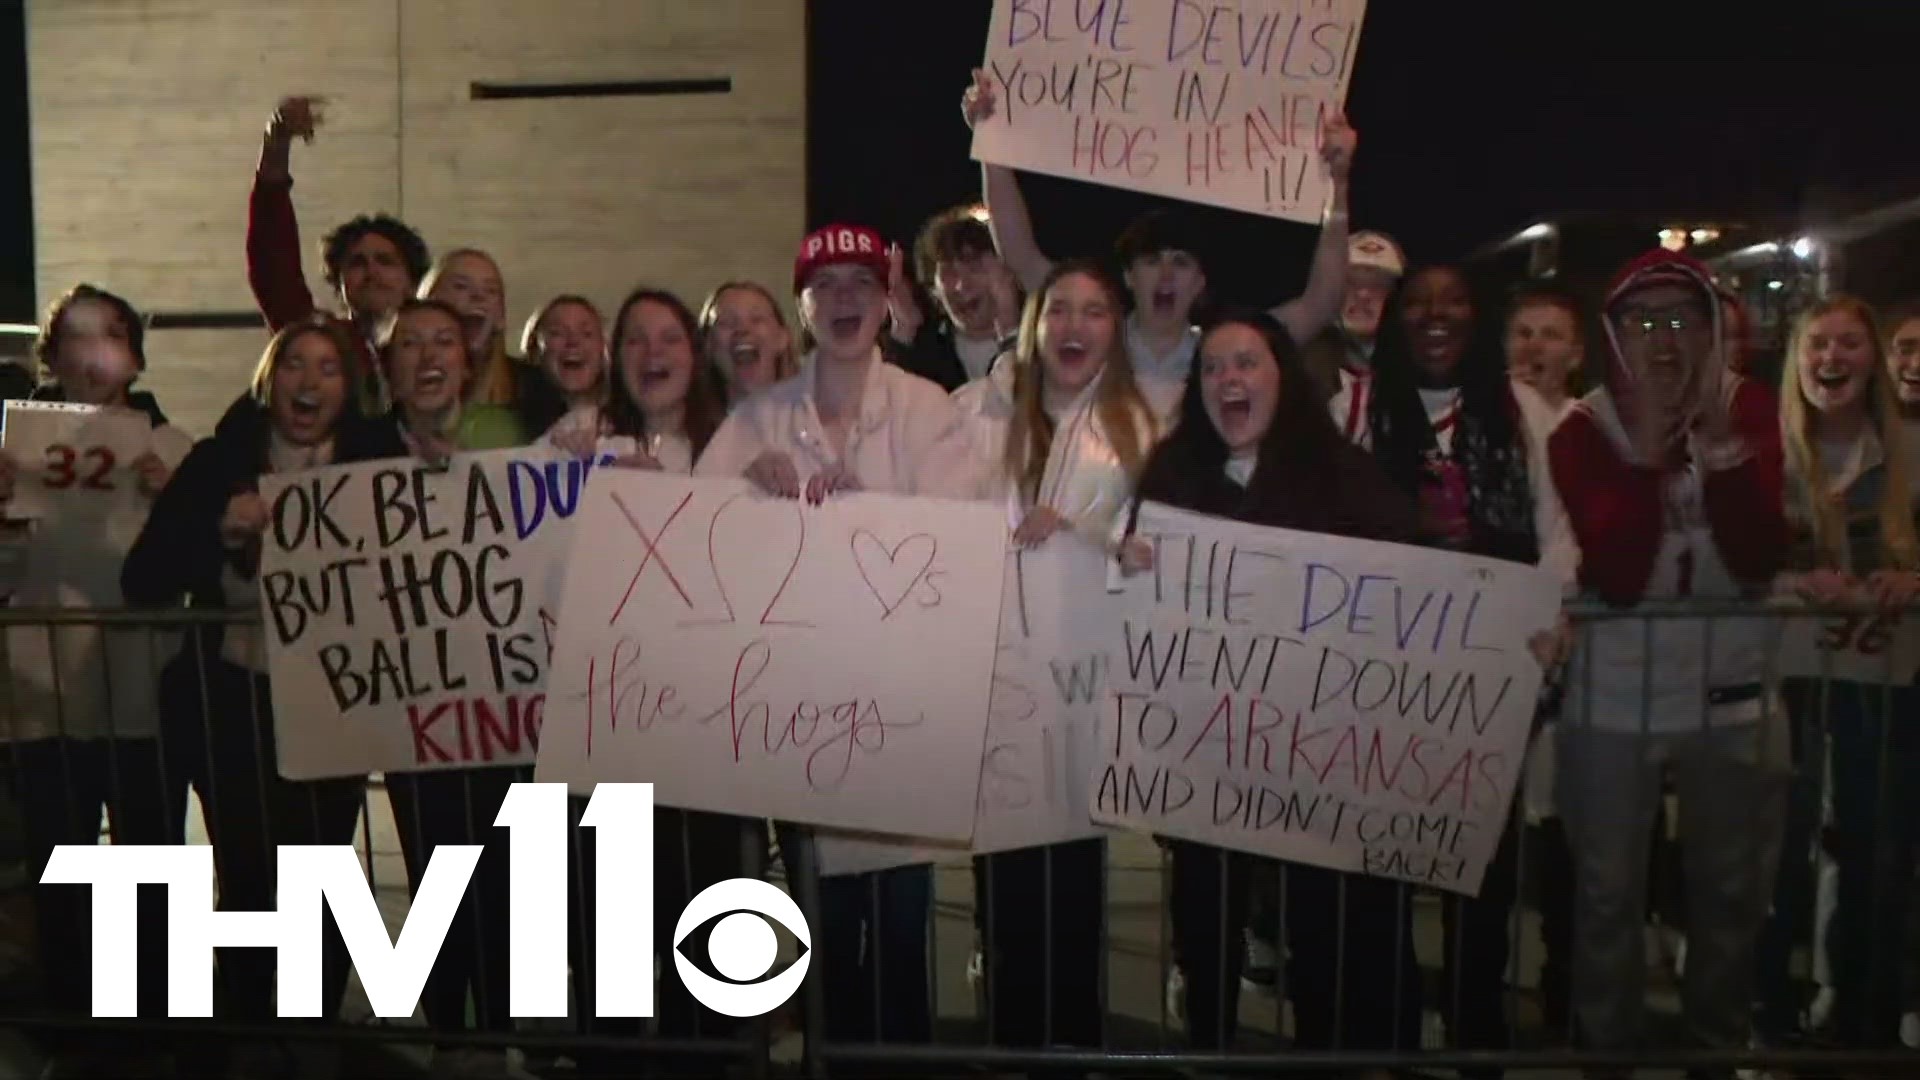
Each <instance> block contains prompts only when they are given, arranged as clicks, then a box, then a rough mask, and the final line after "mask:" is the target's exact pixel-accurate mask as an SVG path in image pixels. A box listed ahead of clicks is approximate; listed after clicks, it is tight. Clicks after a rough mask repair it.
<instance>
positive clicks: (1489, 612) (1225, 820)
mask: <svg viewBox="0 0 1920 1080" xmlns="http://www.w3.org/2000/svg"><path fill="white" fill-rule="evenodd" d="M1139 533H1140V535H1142V536H1144V537H1146V538H1148V539H1149V540H1150V541H1151V542H1152V543H1153V544H1154V545H1155V550H1156V570H1155V571H1154V572H1152V573H1148V574H1142V575H1138V576H1135V577H1133V578H1131V579H1128V580H1127V581H1126V582H1125V584H1124V596H1125V598H1126V605H1125V615H1124V617H1123V618H1122V620H1121V621H1120V622H1119V624H1118V625H1116V626H1114V627H1113V628H1112V629H1111V630H1110V631H1109V634H1110V635H1111V637H1110V642H1109V648H1110V649H1111V650H1112V651H1116V652H1118V653H1120V655H1121V660H1122V662H1121V663H1120V664H1118V665H1116V666H1115V667H1114V668H1113V669H1112V670H1111V671H1110V672H1109V675H1110V682H1111V684H1112V686H1113V688H1114V691H1115V696H1114V700H1113V710H1114V711H1113V713H1112V715H1110V716H1109V717H1108V718H1107V719H1106V721H1105V722H1104V723H1103V724H1102V726H1101V731H1100V740H1101V751H1102V753H1101V757H1102V759H1103V760H1101V761H1100V762H1099V763H1097V765H1096V768H1095V770H1094V777H1093V788H1094V794H1093V803H1092V806H1093V817H1094V820H1096V821H1102V822H1107V823H1110V824H1114V825H1124V826H1131V827H1135V828H1140V829H1146V830H1149V831H1152V832H1155V833H1159V834H1162V835H1166V836H1173V837H1179V838H1182V839H1186V840H1195V841H1199V842H1202V843H1207V844H1213V845H1216V846H1219V847H1223V848H1233V849H1237V850H1241V851H1250V852H1255V853H1258V854H1262V855H1269V856H1273V857H1276V858H1280V859H1288V860H1292V861H1295V862H1302V863H1309V864H1313V865H1317V866H1326V867H1331V868H1333V869H1337V870H1346V871H1353V872H1358V873H1365V874H1369V875H1374V876H1379V877H1386V878H1395V879H1399V880H1403V881H1411V882H1416V883H1419V884H1422V885H1431V886H1434V887H1436V888H1441V889H1445V890H1448V891H1452V892H1458V893H1465V894H1467V895H1475V894H1477V893H1478V891H1479V888H1480V879H1481V877H1482V875H1483V874H1484V872H1485V870H1486V864H1487V862H1488V860H1489V859H1491V858H1492V856H1493V852H1494V850H1495V847H1496V846H1497V845H1498V843H1499V841H1500V834H1501V830H1502V829H1503V828H1505V826H1506V821H1507V815H1508V811H1509V809H1510V808H1511V807H1512V805H1513V796H1514V786H1515V784H1516V783H1518V781H1519V778H1520V770H1521V765H1522V763H1523V759H1524V758H1525V757H1526V750H1527V737H1528V732H1529V729H1530V726H1531V724H1532V721H1533V714H1534V706H1535V703H1536V701H1537V698H1538V694H1539V687H1540V678H1541V674H1540V668H1539V665H1538V663H1537V662H1536V661H1535V660H1534V659H1533V656H1532V654H1531V653H1530V652H1529V651H1528V648H1527V642H1528V640H1529V639H1530V638H1531V637H1532V636H1533V635H1534V634H1535V633H1537V632H1539V631H1541V630H1545V629H1548V628H1549V627H1551V626H1552V625H1553V621H1554V617H1555V614H1556V612H1557V611H1558V609H1559V606H1560V588H1559V585H1558V584H1557V583H1556V582H1555V581H1554V580H1553V579H1552V576H1551V575H1550V574H1548V573H1547V572H1545V571H1542V570H1539V569H1537V568H1534V567H1527V566H1519V565H1515V564H1513V563H1503V562H1499V561H1496V560H1493V559H1483V558H1478V557H1474V556H1466V555H1457V554H1451V553H1447V552H1440V551H1432V550H1427V549H1424V548H1414V547H1404V546H1400V545H1395V544H1382V543H1374V542H1370V541H1360V540H1350V539H1343V538H1339V537H1330V536H1323V535H1318V534H1312V533H1297V532H1289V531H1285V530H1280V529H1266V528H1259V527H1256V526H1251V525H1241V524H1236V523H1233V522H1228V521H1222V520H1219V519H1215V518H1208V517H1202V516H1200V515H1196V514H1189V513H1184V512H1181V511H1177V510H1170V509H1168V508H1166V507H1163V506H1158V505H1155V504H1151V503H1149V504H1147V505H1146V506H1144V507H1142V509H1141V512H1140V519H1139Z"/></svg>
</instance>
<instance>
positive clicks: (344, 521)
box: [260, 448, 601, 780]
mask: <svg viewBox="0 0 1920 1080" xmlns="http://www.w3.org/2000/svg"><path fill="white" fill-rule="evenodd" d="M590 473H591V474H592V475H593V476H594V477H595V479H596V480H597V478H598V476H599V475H601V474H600V473H598V471H597V470H596V469H595V467H594V465H593V464H592V463H589V462H585V461H580V460H575V459H570V458H567V457H566V456H565V455H563V454H560V453H559V452H557V451H551V450H543V449H537V448H530V449H525V450H496V451H490V452H487V453H478V454H462V455H457V456H455V457H454V459H453V461H452V463H451V465H450V467H449V468H446V469H435V468H433V467H432V466H429V465H427V464H425V463H423V462H420V461H418V460H415V459H404V458H396V459H391V460H385V461H373V462H365V463H361V464H355V465H342V466H337V467H334V468H327V469H314V470H311V471H307V472H299V473H289V474H286V475H282V476H267V477H263V478H262V482H261V497H262V498H263V499H265V500H266V502H267V506H268V508H269V511H270V518H269V524H268V527H267V530H266V533H265V536H264V539H263V542H262V545H261V548H262V552H261V565H260V594H261V603H262V612H263V617H262V622H263V626H264V628H265V632H266V638H267V656H268V662H269V667H270V669H271V672H272V681H273V710H274V731H275V734H276V738H277V740H278V742H279V752H280V774H281V775H282V776H284V777H287V778H288V779H291V780H310V779H315V778H318V777H327V776H353V775H359V774H363V773H369V772H424V771H430V770H436V769H452V768H463V767H470V766H475V765H511V764H524V763H530V762H532V761H533V759H534V753H535V750H536V749H537V747H538V746H539V740H540V732H541V726H542V718H543V716H544V714H545V708H546V693H545V691H546V678H547V664H548V660H549V657H550V656H551V654H552V635H553V627H554V624H555V621H556V613H555V612H554V610H553V595H554V589H555V588H556V586H557V582H558V568H559V566H560V562H561V560H562V558H563V557H564V556H565V554H566V551H567V547H568V540H569V535H568V534H569V531H570V526H571V521H570V520H569V519H570V518H571V517H572V515H573V512H574V510H575V509H576V508H577V507H578V506H579V504H580V502H581V500H582V498H583V497H584V489H585V488H586V483H587V478H588V475H589V474H590Z"/></svg>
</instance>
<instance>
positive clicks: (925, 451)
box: [693, 348, 978, 499]
mask: <svg viewBox="0 0 1920 1080" xmlns="http://www.w3.org/2000/svg"><path fill="white" fill-rule="evenodd" d="M870 364H871V366H870V367H869V368H868V369H867V376H866V383H865V387H864V389H863V390H862V392H861V397H860V414H859V416H858V417H857V418H856V419H855V421H854V424H853V430H852V432H851V433H849V435H848V437H847V448H846V452H845V457H846V459H847V460H846V464H847V465H848V466H850V467H851V468H852V470H853V474H854V475H855V476H856V477H858V478H859V481H860V486H861V487H862V488H863V489H864V490H867V491H874V492H884V493H887V494H891V495H921V496H927V497H930V498H943V499H971V498H973V497H974V494H975V492H976V490H977V485H978V481H977V479H976V478H975V470H974V462H973V456H972V443H971V439H970V437H969V432H968V429H967V425H966V423H965V420H964V418H963V417H962V416H961V414H960V410H959V409H957V408H955V407H954V405H953V402H951V401H950V400H948V398H947V394H946V391H944V390H942V389H940V387H939V386H938V385H936V384H935V383H932V382H929V381H928V380H926V379H923V378H921V377H920V376H918V375H914V374H912V373H911V372H907V371H903V370H901V369H900V368H898V367H895V366H894V365H892V364H889V363H887V362H885V361H884V360H882V359H881V357H880V350H879V349H878V348H876V349H875V350H874V352H873V357H872V359H871V361H870ZM815 367H816V365H815V364H814V357H813V356H812V355H811V354H809V355H808V356H807V358H806V360H805V361H804V362H803V364H802V366H801V370H800V373H799V374H798V375H795V376H793V377H792V378H789V379H785V380H783V381H781V382H778V383H775V384H774V385H772V386H769V387H767V388H766V389H764V390H761V391H760V392H759V393H756V394H754V395H753V396H752V397H749V398H747V399H746V400H745V401H742V402H740V403H739V404H738V405H736V406H734V409H733V413H732V414H731V415H729V416H728V417H727V419H726V422H725V423H723V424H721V425H720V430H719V431H717V432H715V433H714V436H713V440H712V441H711V442H709V443H708V444H707V448H706V450H705V451H704V452H702V453H701V455H700V461H699V462H698V464H696V465H695V466H694V470H693V471H694V475H695V476H729V477H737V476H742V475H744V474H745V473H746V471H747V467H748V466H750V465H752V464H753V463H754V461H755V460H756V459H758V458H759V457H760V455H761V454H764V453H766V452H767V451H769V450H776V451H780V452H782V453H785V454H787V455H788V456H790V457H792V458H793V464H794V467H795V469H797V470H798V471H799V473H800V480H801V482H802V483H805V482H806V480H807V479H808V478H809V477H811V476H812V475H813V474H814V473H816V472H819V471H820V470H821V469H824V468H826V467H827V466H828V465H831V464H833V463H834V461H835V459H836V457H837V456H838V455H836V454H835V453H834V451H833V448H832V446H831V445H829V443H828V442H827V437H826V429H825V427H824V425H822V424H821V422H820V412H819V410H818V409H817V408H815V406H814V394H813V380H814V370H815Z"/></svg>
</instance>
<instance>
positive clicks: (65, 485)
mask: <svg viewBox="0 0 1920 1080" xmlns="http://www.w3.org/2000/svg"><path fill="white" fill-rule="evenodd" d="M0 446H3V447H4V448H5V449H6V451H7V453H8V454H10V455H11V456H12V457H13V460H14V461H15V462H17V463H19V465H20V466H21V469H20V480H19V483H18V485H17V486H16V490H15V494H14V500H13V504H12V505H11V506H9V507H8V513H9V515H10V516H12V517H17V518H45V517H52V516H56V515H57V514H58V513H60V512H61V510H62V508H73V507H75V506H78V505H85V506H89V507H100V508H103V509H104V508H109V507H112V506H117V505H119V504H120V503H122V502H132V501H134V500H137V499H138V498H139V497H140V496H139V485H138V484H136V483H135V482H134V480H133V474H132V472H131V466H132V464H133V462H134V461H135V460H137V459H138V458H139V457H140V456H141V455H142V454H144V453H146V452H147V451H149V450H151V449H152V447H153V425H152V423H151V422H150V421H149V420H148V419H147V417H146V416H145V415H144V414H141V413H132V412H121V411H114V412H102V411H101V410H99V409H96V408H94V407H92V406H89V405H70V404H66V403H64V402H42V401H9V402H7V403H6V412H5V420H4V426H3V427H0ZM34 463H38V466H39V467H38V468H35V467H34Z"/></svg>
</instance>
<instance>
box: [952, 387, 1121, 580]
mask: <svg viewBox="0 0 1920 1080" xmlns="http://www.w3.org/2000/svg"><path fill="white" fill-rule="evenodd" d="M1018 364H1019V361H1018V360H1016V359H1015V357H1014V354H1012V353H1010V352H1009V353H1002V354H1001V355H1000V358H999V359H998V360H997V361H995V362H994V365H993V369H992V370H991V371H989V372H988V373H987V375H986V377H985V378H981V379H975V380H974V381H973V382H970V383H968V384H967V385H965V386H963V387H961V388H960V389H958V390H955V391H954V392H953V401H954V404H955V405H957V406H958V407H959V408H960V410H961V412H962V413H964V414H965V416H966V422H967V426H968V428H969V430H970V432H971V434H972V446H973V455H972V457H973V463H974V465H973V467H974V470H975V473H976V475H977V477H978V480H979V486H978V488H977V497H978V498H980V499H983V500H995V501H1000V502H1003V503H1004V504H1005V505H1006V507H1007V520H1008V525H1009V527H1015V528H1017V527H1018V526H1019V524H1020V522H1021V520H1023V519H1024V518H1025V517H1026V514H1027V511H1028V509H1029V507H1028V506H1027V505H1026V501H1025V500H1024V499H1023V498H1022V497H1021V493H1020V490H1019V486H1018V485H1017V484H1016V483H1015V481H1014V479H1013V477H1011V476H1009V475H1008V473H1007V468H1006V444H1007V429H1008V428H1009V427H1011V426H1012V422H1013V411H1014V378H1015V375H1016V373H1017V371H1018V367H1017V365H1018ZM1099 385H1100V380H1099V377H1098V376H1096V377H1095V378H1094V380H1093V382H1091V383H1090V384H1088V386H1087V388H1086V389H1085V390H1083V391H1082V392H1081V394H1080V396H1079V397H1078V398H1076V399H1075V400H1074V402H1073V404H1072V405H1071V406H1070V407H1069V408H1068V409H1067V410H1066V414H1065V415H1064V416H1063V417H1062V418H1061V419H1060V421H1059V424H1058V428H1057V430H1056V431H1055V433H1054V438H1053V444H1052V446H1051V448H1050V449H1049V450H1048V452H1047V465H1046V469H1045V471H1044V472H1043V473H1042V474H1041V478H1040V491H1039V498H1038V500H1037V503H1038V504H1039V505H1043V506H1049V507H1052V508H1053V509H1054V510H1055V511H1056V512H1058V513H1059V514H1060V515H1061V516H1062V517H1064V518H1066V519H1067V520H1068V521H1069V522H1071V523H1072V525H1073V528H1074V530H1075V531H1076V532H1078V533H1080V534H1081V535H1083V536H1085V537H1086V538H1087V539H1088V540H1090V541H1092V542H1094V543H1097V544H1100V545H1102V546H1107V545H1109V544H1110V542H1111V541H1112V540H1113V539H1114V537H1115V535H1116V533H1117V531H1118V529H1119V528H1120V527H1121V526H1122V524H1123V516H1122V515H1123V513H1124V511H1125V510H1126V508H1127V502H1128V500H1129V499H1131V498H1132V497H1133V481H1134V478H1133V477H1132V476H1129V475H1128V473H1127V470H1126V467H1125V466H1124V465H1123V464H1122V463H1121V461H1120V457H1119V455H1118V454H1117V453H1115V451H1114V448H1113V442H1112V440H1111V439H1110V438H1109V437H1108V436H1107V433H1106V431H1105V430H1104V429H1103V428H1102V426H1101V424H1100V419H1099V417H1098V415H1097V414H1096V413H1095V411H1094V398H1095V395H1096V394H1097V392H1098V389H1099ZM1134 421H1135V426H1134V431H1135V436H1134V437H1135V440H1136V443H1137V445H1138V446H1139V448H1140V452H1141V454H1142V456H1143V457H1144V455H1145V454H1146V453H1147V451H1149V450H1151V449H1152V448H1153V443H1154V438H1155V436H1156V424H1155V422H1154V418H1153V417H1152V416H1149V415H1147V414H1145V413H1140V414H1137V415H1136V416H1135V418H1134Z"/></svg>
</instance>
